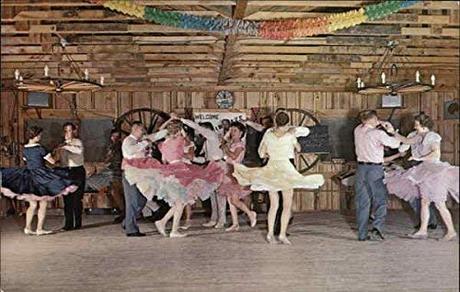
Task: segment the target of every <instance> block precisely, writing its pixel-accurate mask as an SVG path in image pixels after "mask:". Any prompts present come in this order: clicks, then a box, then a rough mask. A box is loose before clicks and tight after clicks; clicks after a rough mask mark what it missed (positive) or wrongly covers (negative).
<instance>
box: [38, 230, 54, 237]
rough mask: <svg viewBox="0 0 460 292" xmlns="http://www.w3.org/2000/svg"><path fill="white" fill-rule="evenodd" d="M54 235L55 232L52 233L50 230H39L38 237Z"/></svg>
mask: <svg viewBox="0 0 460 292" xmlns="http://www.w3.org/2000/svg"><path fill="white" fill-rule="evenodd" d="M52 233H54V232H53V231H50V230H43V229H42V230H37V235H38V236H40V235H48V234H52Z"/></svg>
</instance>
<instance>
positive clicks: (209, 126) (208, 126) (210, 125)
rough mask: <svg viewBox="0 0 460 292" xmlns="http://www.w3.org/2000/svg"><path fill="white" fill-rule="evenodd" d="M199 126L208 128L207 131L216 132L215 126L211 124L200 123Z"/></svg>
mask: <svg viewBox="0 0 460 292" xmlns="http://www.w3.org/2000/svg"><path fill="white" fill-rule="evenodd" d="M198 125H200V126H202V127H204V128H206V129H209V130H213V131H214V126H213V125H212V123H211V122H201V123H198Z"/></svg>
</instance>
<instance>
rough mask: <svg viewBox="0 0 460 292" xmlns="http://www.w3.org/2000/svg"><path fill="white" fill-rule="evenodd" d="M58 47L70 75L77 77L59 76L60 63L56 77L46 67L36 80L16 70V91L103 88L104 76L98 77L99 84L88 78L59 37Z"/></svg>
mask: <svg viewBox="0 0 460 292" xmlns="http://www.w3.org/2000/svg"><path fill="white" fill-rule="evenodd" d="M58 37H59V38H60V42H59V45H60V47H61V50H62V55H63V57H64V62H67V63H68V64H69V66H70V73H71V74H72V72H73V73H75V74H76V75H77V77H76V78H75V77H72V76H68V77H63V76H61V70H60V69H61V68H60V63H61V62H59V64H58V70H57V75H56V76H51V75H50V74H49V73H50V72H49V67H48V65H45V67H44V68H43V73H44V74H43V76H42V77H38V78H30V79H27V78H25V77H24V76H23V75H22V74H21V72H19V70H18V69H16V70H15V71H14V79H15V86H16V88H17V89H18V90H23V91H36V92H46V93H64V92H65V93H77V92H81V91H95V90H98V89H101V88H102V87H103V86H104V76H101V77H100V80H99V82H98V81H96V80H93V79H90V77H89V71H88V69H85V70H84V71H83V70H81V68H80V67H79V66H78V64H77V62H75V60H74V59H73V58H72V56H71V55H70V54H69V53H68V52H67V51H66V50H65V48H66V46H67V44H68V42H67V41H66V40H65V39H64V38H63V37H62V36H60V35H58ZM25 76H26V75H25Z"/></svg>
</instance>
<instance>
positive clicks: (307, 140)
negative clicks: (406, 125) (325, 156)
mask: <svg viewBox="0 0 460 292" xmlns="http://www.w3.org/2000/svg"><path fill="white" fill-rule="evenodd" d="M309 128H310V134H309V135H308V136H307V137H299V138H297V140H298V141H299V144H300V146H301V149H302V150H301V152H302V153H329V152H330V151H331V146H330V143H329V126H327V125H318V126H314V127H309Z"/></svg>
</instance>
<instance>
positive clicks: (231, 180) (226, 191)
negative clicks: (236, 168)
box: [217, 163, 252, 199]
mask: <svg viewBox="0 0 460 292" xmlns="http://www.w3.org/2000/svg"><path fill="white" fill-rule="evenodd" d="M232 173H233V165H232V164H229V163H227V164H226V165H225V175H224V178H223V181H222V184H221V185H220V186H219V188H218V189H217V193H218V194H219V195H221V196H226V197H230V196H232V195H238V197H239V198H240V199H242V198H244V197H246V196H248V195H249V194H251V192H252V191H251V190H250V189H249V188H248V187H243V186H242V185H240V184H239V183H238V181H237V180H236V178H235V177H233V175H232Z"/></svg>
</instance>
